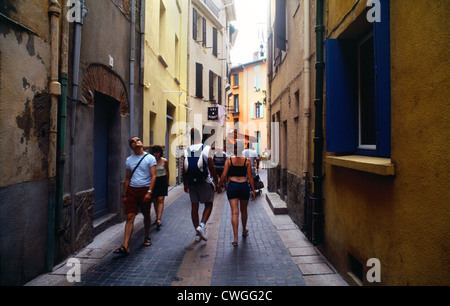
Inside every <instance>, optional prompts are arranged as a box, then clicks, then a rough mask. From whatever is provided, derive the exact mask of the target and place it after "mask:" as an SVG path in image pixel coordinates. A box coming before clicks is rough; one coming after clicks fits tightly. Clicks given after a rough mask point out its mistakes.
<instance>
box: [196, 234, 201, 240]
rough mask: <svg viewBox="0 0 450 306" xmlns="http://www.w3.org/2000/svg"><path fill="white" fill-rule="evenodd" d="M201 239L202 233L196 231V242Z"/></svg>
mask: <svg viewBox="0 0 450 306" xmlns="http://www.w3.org/2000/svg"><path fill="white" fill-rule="evenodd" d="M200 239H201V236H200V234H199V233H196V234H195V241H196V242H199V241H200Z"/></svg>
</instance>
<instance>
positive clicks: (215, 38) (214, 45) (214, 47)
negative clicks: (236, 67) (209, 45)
mask: <svg viewBox="0 0 450 306" xmlns="http://www.w3.org/2000/svg"><path fill="white" fill-rule="evenodd" d="M213 55H214V56H217V28H213Z"/></svg>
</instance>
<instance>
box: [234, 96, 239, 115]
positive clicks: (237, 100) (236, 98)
mask: <svg viewBox="0 0 450 306" xmlns="http://www.w3.org/2000/svg"><path fill="white" fill-rule="evenodd" d="M234 113H239V95H235V96H234Z"/></svg>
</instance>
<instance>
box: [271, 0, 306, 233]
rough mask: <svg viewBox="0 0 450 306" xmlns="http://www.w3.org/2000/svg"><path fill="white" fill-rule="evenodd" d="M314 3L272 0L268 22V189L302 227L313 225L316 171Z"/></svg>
mask: <svg viewBox="0 0 450 306" xmlns="http://www.w3.org/2000/svg"><path fill="white" fill-rule="evenodd" d="M313 13H314V1H309V0H306V1H285V0H282V1H271V5H270V7H269V17H268V18H269V20H268V27H269V28H268V59H267V74H268V77H267V81H268V88H267V96H268V98H267V100H268V104H267V107H268V118H267V121H268V123H270V124H269V125H268V128H269V135H268V137H269V138H268V139H269V140H268V141H270V149H271V158H270V160H271V164H270V165H269V182H268V189H269V191H270V192H275V193H278V194H279V196H280V198H281V199H283V200H284V201H285V202H286V204H287V206H288V208H289V211H290V214H291V217H292V218H293V220H294V221H295V222H296V223H297V225H298V226H299V227H301V228H305V227H306V226H307V224H308V219H307V216H308V214H307V213H306V211H307V209H308V203H309V195H310V189H311V187H310V186H311V173H312V144H313V142H312V140H311V130H312V127H313V125H312V120H313V116H312V113H313V112H314V109H312V105H313V99H314V97H313V93H314V84H315V82H314V81H315V80H314V71H312V70H313V68H314V55H315V44H314V43H313V41H314V24H313V22H314V19H313V18H312V17H313Z"/></svg>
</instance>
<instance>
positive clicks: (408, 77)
mask: <svg viewBox="0 0 450 306" xmlns="http://www.w3.org/2000/svg"><path fill="white" fill-rule="evenodd" d="M356 2H357V1H352V0H345V1H335V0H329V1H327V6H328V10H327V11H328V18H327V20H328V28H327V33H328V36H329V37H336V36H338V35H339V33H340V32H342V31H343V30H344V29H345V27H346V26H347V25H348V24H350V23H351V22H352V20H355V19H356V18H357V16H358V15H359V14H363V13H364V9H365V7H363V6H365V1H362V2H361V3H359V4H358V5H357V6H356V7H354V8H353V10H352V7H353V5H354V4H355V3H356ZM363 2H364V3H363ZM390 6H391V7H390V12H391V79H392V80H391V112H392V115H391V133H392V136H391V146H392V149H391V161H392V163H394V164H395V176H381V175H376V174H372V173H367V172H363V171H358V170H352V169H348V168H345V167H338V166H333V165H331V164H329V163H325V168H324V169H325V179H324V185H323V186H324V209H325V211H324V213H325V228H324V229H325V243H324V245H323V246H322V249H323V251H324V252H325V253H326V255H327V257H328V258H329V259H330V261H332V263H333V264H334V265H335V266H336V267H337V269H338V270H339V271H340V272H341V274H342V275H343V276H346V275H347V272H348V271H349V270H350V268H349V259H348V254H351V255H352V256H353V257H355V258H356V259H358V261H360V263H361V264H362V265H363V266H364V267H365V266H366V262H367V260H368V259H369V258H378V259H379V260H380V262H381V283H380V284H381V285H449V284H450V272H449V271H450V260H449V258H450V240H449V239H448V235H449V233H450V206H449V203H450V188H449V187H450V186H449V182H450V175H449V173H450V171H449V169H450V157H449V156H450V155H449V154H448V149H449V146H448V139H449V135H450V124H449V120H448V116H447V114H448V113H449V102H448V101H449V100H448V97H449V89H448V84H449V78H450V65H449V58H450V57H449V47H450V43H449V42H450V40H449V29H448V27H447V26H445V25H448V24H449V16H450V14H449V13H450V4H449V2H448V1H426V0H420V1H408V0H395V1H390ZM347 13H349V14H347ZM345 15H346V17H345V18H344V16H345ZM328 154H329V153H328ZM367 270H368V268H367V267H365V268H364V273H366V272H367ZM364 276H365V274H364ZM347 280H349V278H347ZM364 284H366V285H369V283H368V282H367V281H366V280H364Z"/></svg>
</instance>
